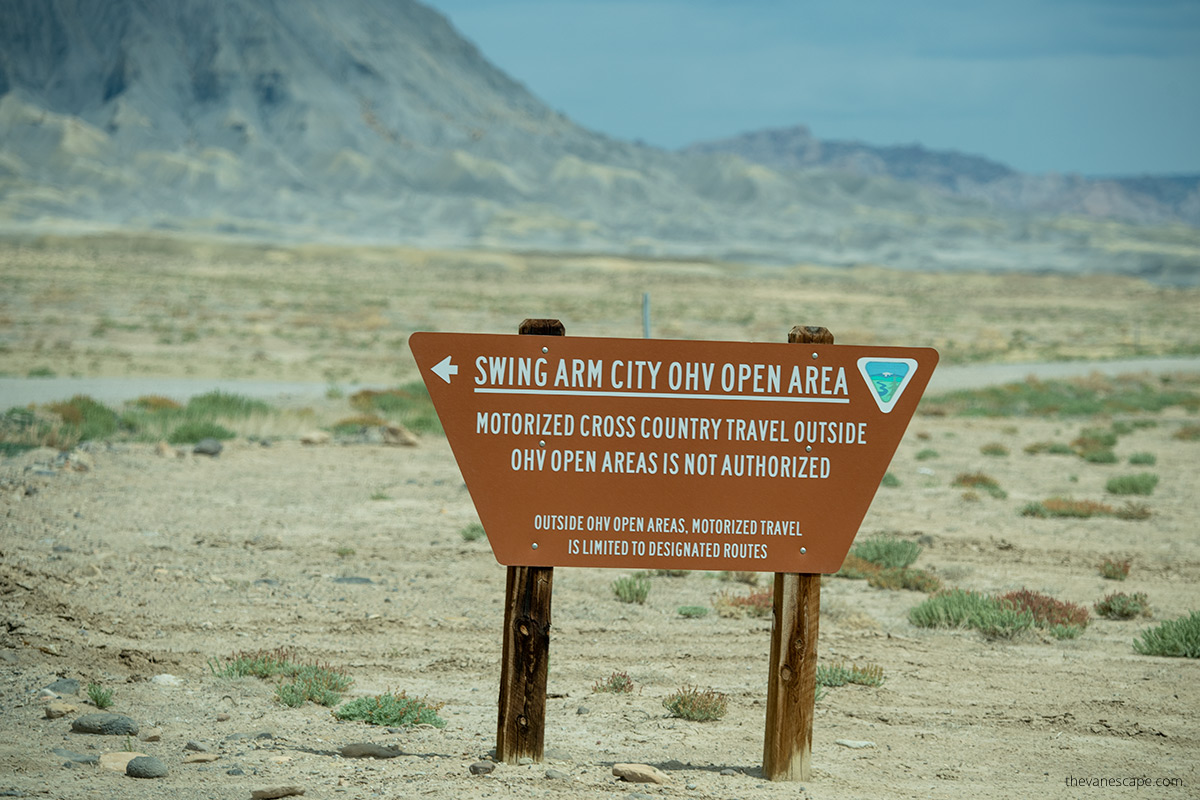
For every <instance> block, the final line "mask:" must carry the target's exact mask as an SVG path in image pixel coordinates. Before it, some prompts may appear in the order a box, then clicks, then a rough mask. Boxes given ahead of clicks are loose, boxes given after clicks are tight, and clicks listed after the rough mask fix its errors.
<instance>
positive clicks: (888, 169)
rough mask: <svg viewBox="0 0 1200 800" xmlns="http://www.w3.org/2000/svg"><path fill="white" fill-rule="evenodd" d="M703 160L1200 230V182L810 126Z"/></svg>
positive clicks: (709, 147) (732, 145) (766, 135)
mask: <svg viewBox="0 0 1200 800" xmlns="http://www.w3.org/2000/svg"><path fill="white" fill-rule="evenodd" d="M686 152H689V153H696V154H713V153H726V154H734V155H738V156H741V157H742V158H745V159H746V160H748V161H753V162H755V163H757V164H763V165H765V166H768V167H771V168H773V169H780V170H811V169H835V170H841V171H845V172H850V173H853V174H856V175H864V176H888V177H891V178H895V179H897V180H901V181H911V182H913V183H916V184H919V185H921V186H925V187H929V188H932V189H936V190H939V191H942V192H945V193H947V194H949V195H953V196H957V197H962V198H968V199H974V200H981V201H983V202H985V203H987V204H988V205H989V206H991V207H994V208H997V209H1006V210H1015V211H1025V212H1030V213H1033V214H1039V215H1044V214H1074V215H1080V216H1085V217H1096V218H1100V219H1116V220H1124V221H1127V222H1136V223H1148V224H1156V225H1157V224H1169V223H1175V222H1182V223H1185V224H1187V225H1193V226H1200V175H1182V176H1142V177H1135V178H1085V177H1082V176H1080V175H1058V174H1049V175H1029V174H1025V173H1021V172H1017V171H1016V170H1014V169H1012V168H1010V167H1008V166H1006V165H1004V164H1001V163H999V162H997V161H992V160H990V159H987V158H983V157H981V156H973V155H966V154H964V153H958V152H955V151H951V150H929V149H927V148H925V147H922V146H921V145H919V144H912V145H899V146H892V147H876V146H873V145H869V144H864V143H862V142H847V141H838V140H821V139H818V138H817V137H815V136H813V134H812V132H811V131H810V130H809V129H808V128H807V127H805V126H803V125H801V126H797V127H794V128H781V129H773V130H764V131H754V132H752V133H745V134H742V135H740V136H734V137H732V138H729V139H721V140H717V141H711V142H699V143H697V144H694V145H692V146H690V147H689V148H687V150H686Z"/></svg>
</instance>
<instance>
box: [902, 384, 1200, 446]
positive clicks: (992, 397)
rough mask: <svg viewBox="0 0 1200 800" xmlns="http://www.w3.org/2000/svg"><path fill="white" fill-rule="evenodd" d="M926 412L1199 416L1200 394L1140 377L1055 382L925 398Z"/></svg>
mask: <svg viewBox="0 0 1200 800" xmlns="http://www.w3.org/2000/svg"><path fill="white" fill-rule="evenodd" d="M921 406H922V408H925V409H937V410H939V411H940V412H941V413H951V414H961V415H964V416H980V417H1013V416H1024V415H1030V416H1062V417H1068V416H1076V417H1079V416H1094V415H1097V414H1124V413H1131V412H1152V411H1161V410H1163V409H1164V408H1171V407H1173V406H1180V407H1182V408H1185V409H1187V410H1189V411H1195V410H1197V409H1198V408H1200V393H1197V392H1196V391H1195V388H1194V386H1191V385H1187V386H1176V385H1175V384H1174V383H1172V382H1167V381H1164V380H1161V379H1157V378H1150V377H1146V376H1139V375H1124V376H1119V377H1113V378H1101V377H1098V376H1091V377H1088V378H1080V379H1074V380H1049V381H1043V380H1038V379H1036V378H1030V379H1028V380H1025V381H1022V382H1020V383H1009V384H1005V385H1003V386H995V387H990V388H987V389H973V390H964V391H958V392H950V393H948V394H943V395H939V396H936V397H927V398H923V399H922V400H921ZM1110 446H1111V445H1110Z"/></svg>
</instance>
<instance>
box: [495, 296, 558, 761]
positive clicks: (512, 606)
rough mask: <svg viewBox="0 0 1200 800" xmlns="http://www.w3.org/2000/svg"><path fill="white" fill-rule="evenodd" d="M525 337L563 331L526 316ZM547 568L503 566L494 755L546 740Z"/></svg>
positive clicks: (539, 753)
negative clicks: (498, 685) (505, 570)
mask: <svg viewBox="0 0 1200 800" xmlns="http://www.w3.org/2000/svg"><path fill="white" fill-rule="evenodd" d="M518 332H519V333H520V334H522V335H526V336H539V335H540V336H564V335H565V334H566V327H565V326H564V325H563V324H562V322H560V321H559V320H556V319H526V320H524V321H523V322H522V323H521V325H520V327H519V328H518ZM553 588H554V568H553V567H509V568H508V578H507V580H506V582H505V589H504V597H505V600H504V646H503V654H502V655H501V660H500V699H499V701H498V704H497V705H498V713H497V718H496V760H497V761H505V762H508V763H509V764H515V763H517V761H518V760H519V759H522V758H532V759H533V760H534V761H541V760H542V758H543V754H544V751H545V741H546V673H547V667H548V666H549V663H550V598H551V594H552V590H553Z"/></svg>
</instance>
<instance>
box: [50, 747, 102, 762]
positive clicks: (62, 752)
mask: <svg viewBox="0 0 1200 800" xmlns="http://www.w3.org/2000/svg"><path fill="white" fill-rule="evenodd" d="M54 755H56V756H61V757H62V758H65V759H67V760H68V761H73V762H74V763H76V764H99V763H100V756H98V755H94V754H86V753H76V752H74V751H73V750H66V749H63V748H61V747H56V748H55V749H54Z"/></svg>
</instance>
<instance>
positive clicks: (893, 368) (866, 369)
mask: <svg viewBox="0 0 1200 800" xmlns="http://www.w3.org/2000/svg"><path fill="white" fill-rule="evenodd" d="M858 371H859V373H861V374H862V376H863V380H864V381H866V382H867V388H869V389H870V390H871V397H873V398H875V402H876V403H877V404H878V405H879V410H880V411H882V412H883V413H885V414H887V413H888V412H890V411H891V410H892V408H893V407H894V406H895V405H896V401H897V400H899V399H900V395H902V394H904V390H905V389H906V388H907V387H908V384H909V383H910V382H911V381H912V379H913V376H914V375H916V374H917V362H916V361H915V360H914V359H911V358H870V357H867V358H860V359H859V360H858Z"/></svg>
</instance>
